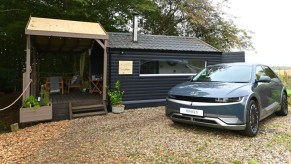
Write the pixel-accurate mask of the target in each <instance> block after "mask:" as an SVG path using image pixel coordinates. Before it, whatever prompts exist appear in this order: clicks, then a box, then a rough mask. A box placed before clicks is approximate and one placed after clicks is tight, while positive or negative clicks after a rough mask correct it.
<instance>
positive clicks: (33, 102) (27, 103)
mask: <svg viewBox="0 0 291 164" xmlns="http://www.w3.org/2000/svg"><path fill="white" fill-rule="evenodd" d="M23 107H24V108H30V107H33V108H34V109H37V108H39V103H38V101H37V99H36V98H35V97H34V96H28V97H27V98H26V99H25V100H24V101H23Z"/></svg>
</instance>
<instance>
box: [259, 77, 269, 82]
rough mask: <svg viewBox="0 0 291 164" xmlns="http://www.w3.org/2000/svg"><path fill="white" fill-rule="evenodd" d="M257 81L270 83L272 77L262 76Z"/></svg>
mask: <svg viewBox="0 0 291 164" xmlns="http://www.w3.org/2000/svg"><path fill="white" fill-rule="evenodd" d="M257 82H262V83H269V82H271V78H270V77H269V76H261V77H260V79H259V80H257Z"/></svg>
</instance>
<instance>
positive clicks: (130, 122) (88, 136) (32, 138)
mask: <svg viewBox="0 0 291 164" xmlns="http://www.w3.org/2000/svg"><path fill="white" fill-rule="evenodd" d="M290 125H291V114H289V115H288V116H287V117H276V116H271V117H269V118H268V119H267V120H265V121H263V122H262V123H261V130H260V132H259V134H258V136H257V137H255V138H249V137H244V136H241V135H240V134H239V133H238V132H234V131H227V130H219V129H213V128H205V127H199V126H190V125H180V124H173V123H172V122H171V121H170V120H168V119H167V118H166V117H165V116H164V107H157V108H145V109H135V110H126V112H125V113H123V114H112V113H109V114H108V115H105V116H95V117H86V118H81V119H74V120H71V121H60V122H52V123H46V124H39V125H36V126H33V127H29V128H25V129H22V130H19V131H18V132H14V133H7V134H2V135H0V164H1V162H2V163H85V162H86V163H96V162H98V163H145V162H146V163H249V162H251V161H257V162H259V163H289V164H290V163H291V126H290Z"/></svg>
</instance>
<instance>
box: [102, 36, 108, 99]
mask: <svg viewBox="0 0 291 164" xmlns="http://www.w3.org/2000/svg"><path fill="white" fill-rule="evenodd" d="M104 45H105V46H104V62H103V101H106V97H107V96H106V95H107V92H106V86H107V40H106V39H105V40H104ZM104 105H106V104H104Z"/></svg>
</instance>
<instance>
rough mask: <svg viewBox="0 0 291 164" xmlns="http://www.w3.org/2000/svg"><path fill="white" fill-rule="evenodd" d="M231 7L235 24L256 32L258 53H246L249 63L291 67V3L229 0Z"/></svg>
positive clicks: (287, 0)
mask: <svg viewBox="0 0 291 164" xmlns="http://www.w3.org/2000/svg"><path fill="white" fill-rule="evenodd" d="M213 1H220V0H213ZM228 6H229V7H230V9H225V10H226V11H227V13H230V14H232V15H234V16H236V17H237V18H236V19H235V20H234V22H235V23H236V24H237V25H238V26H239V27H241V28H244V29H247V30H250V31H253V32H254V33H253V34H252V36H253V43H254V47H255V51H256V52H254V51H253V52H247V51H246V61H247V62H252V63H254V62H256V63H262V64H267V65H271V66H283V65H285V66H291V51H290V50H291V9H290V8H291V0H277V1H269V0H268V1H264V0H229V4H228ZM289 58H290V60H288V59H289Z"/></svg>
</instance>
